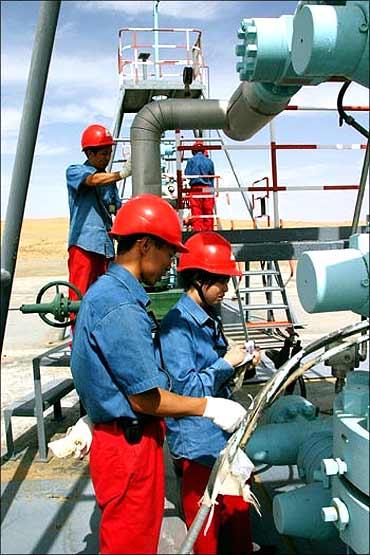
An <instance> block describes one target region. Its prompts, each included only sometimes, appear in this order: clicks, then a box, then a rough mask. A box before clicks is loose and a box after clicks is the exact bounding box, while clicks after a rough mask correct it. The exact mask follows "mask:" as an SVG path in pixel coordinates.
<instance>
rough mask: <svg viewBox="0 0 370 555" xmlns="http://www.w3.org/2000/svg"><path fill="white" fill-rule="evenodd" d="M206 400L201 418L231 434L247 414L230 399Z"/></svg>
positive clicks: (212, 398)
mask: <svg viewBox="0 0 370 555" xmlns="http://www.w3.org/2000/svg"><path fill="white" fill-rule="evenodd" d="M206 399H207V404H206V410H205V411H204V413H203V416H204V417H205V418H209V419H210V420H212V422H214V423H215V424H216V426H219V427H220V428H221V429H222V430H225V431H226V432H229V433H231V432H233V431H234V430H235V429H236V428H237V427H238V426H239V424H240V423H241V421H242V420H243V418H244V417H245V415H246V414H247V411H246V410H245V408H244V407H242V405H240V404H239V403H236V402H235V401H231V400H230V399H222V398H220V397H206Z"/></svg>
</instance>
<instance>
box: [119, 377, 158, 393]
mask: <svg viewBox="0 0 370 555" xmlns="http://www.w3.org/2000/svg"><path fill="white" fill-rule="evenodd" d="M162 387H163V380H161V378H160V377H158V378H152V379H150V380H144V381H142V382H139V383H135V385H133V386H129V387H126V393H127V395H137V394H138V393H144V391H148V390H149V389H155V388H162Z"/></svg>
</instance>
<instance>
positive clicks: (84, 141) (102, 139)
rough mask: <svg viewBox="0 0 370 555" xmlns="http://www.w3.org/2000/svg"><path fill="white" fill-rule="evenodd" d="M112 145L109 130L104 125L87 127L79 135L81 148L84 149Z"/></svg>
mask: <svg viewBox="0 0 370 555" xmlns="http://www.w3.org/2000/svg"><path fill="white" fill-rule="evenodd" d="M110 145H114V140H113V137H112V135H111V134H110V132H109V130H108V129H107V128H106V127H104V125H99V124H94V125H89V127H86V129H85V130H84V131H83V133H82V135H81V147H82V150H85V148H88V147H89V146H90V147H94V146H101V147H104V146H110Z"/></svg>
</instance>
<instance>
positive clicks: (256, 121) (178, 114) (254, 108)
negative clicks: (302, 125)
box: [130, 82, 300, 195]
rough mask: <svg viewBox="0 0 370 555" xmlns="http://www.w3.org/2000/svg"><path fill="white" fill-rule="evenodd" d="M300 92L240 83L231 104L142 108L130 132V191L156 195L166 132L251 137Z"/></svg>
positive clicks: (190, 102) (171, 102) (177, 102)
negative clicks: (211, 131)
mask: <svg viewBox="0 0 370 555" xmlns="http://www.w3.org/2000/svg"><path fill="white" fill-rule="evenodd" d="M299 88H300V87H295V86H294V87H291V86H290V87H275V86H272V87H270V86H269V85H267V84H263V83H247V82H246V83H242V84H241V85H240V86H239V87H238V89H237V90H236V91H235V93H234V94H233V95H232V97H231V99H230V101H227V100H198V99H186V100H185V99H168V100H162V101H159V102H151V103H150V104H146V105H145V106H144V107H143V108H142V109H141V110H140V112H138V114H137V115H136V116H135V119H134V121H133V123H132V126H131V135H130V136H131V159H132V191H133V194H134V195H139V194H142V193H153V194H155V195H161V165H160V141H161V135H162V133H164V132H165V131H167V130H169V129H217V130H219V129H222V130H223V131H224V133H226V135H228V136H229V137H230V138H232V139H234V140H237V141H243V140H245V139H248V138H250V137H252V136H253V135H254V134H255V133H256V132H257V131H259V130H260V129H261V128H262V127H264V126H265V125H266V124H267V123H268V122H270V121H271V120H272V119H273V118H274V117H275V116H276V115H277V114H279V113H280V112H282V111H283V110H284V109H285V107H286V106H287V105H288V103H289V101H290V99H291V97H292V95H293V94H295V93H296V92H297V90H298V89H299Z"/></svg>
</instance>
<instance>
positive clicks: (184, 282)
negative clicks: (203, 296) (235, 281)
mask: <svg viewBox="0 0 370 555" xmlns="http://www.w3.org/2000/svg"><path fill="white" fill-rule="evenodd" d="M228 279H229V276H225V275H221V274H212V273H211V272H206V271H205V270H198V269H194V270H184V271H183V272H179V274H178V283H179V286H180V287H182V288H183V289H185V291H188V290H189V289H190V288H191V287H195V288H196V289H198V288H197V285H198V284H199V285H200V287H203V285H208V286H210V285H213V284H214V283H217V282H218V281H221V282H222V281H225V280H228Z"/></svg>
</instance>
